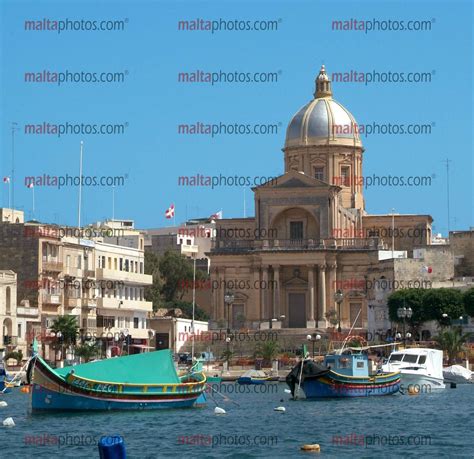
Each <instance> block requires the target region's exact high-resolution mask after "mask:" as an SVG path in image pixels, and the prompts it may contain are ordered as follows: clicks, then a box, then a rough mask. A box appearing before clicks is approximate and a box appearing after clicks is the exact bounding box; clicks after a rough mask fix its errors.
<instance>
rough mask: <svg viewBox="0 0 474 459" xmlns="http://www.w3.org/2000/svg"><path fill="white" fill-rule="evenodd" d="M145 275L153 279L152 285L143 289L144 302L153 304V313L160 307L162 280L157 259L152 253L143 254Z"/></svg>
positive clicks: (161, 301)
mask: <svg viewBox="0 0 474 459" xmlns="http://www.w3.org/2000/svg"><path fill="white" fill-rule="evenodd" d="M145 274H150V275H151V276H152V277H153V284H152V285H149V286H147V287H146V288H145V300H146V301H151V302H152V303H153V311H156V310H157V309H158V308H160V307H161V306H162V303H163V300H162V298H161V288H162V280H161V273H160V263H159V258H158V256H157V255H155V254H154V253H153V252H148V251H146V252H145Z"/></svg>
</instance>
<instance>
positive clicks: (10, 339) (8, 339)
mask: <svg viewBox="0 0 474 459" xmlns="http://www.w3.org/2000/svg"><path fill="white" fill-rule="evenodd" d="M3 345H4V346H17V345H18V337H17V336H10V335H3Z"/></svg>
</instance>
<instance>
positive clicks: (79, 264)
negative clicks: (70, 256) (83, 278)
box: [77, 255, 82, 269]
mask: <svg viewBox="0 0 474 459" xmlns="http://www.w3.org/2000/svg"><path fill="white" fill-rule="evenodd" d="M81 268H82V257H81V256H80V255H78V257H77V269H81Z"/></svg>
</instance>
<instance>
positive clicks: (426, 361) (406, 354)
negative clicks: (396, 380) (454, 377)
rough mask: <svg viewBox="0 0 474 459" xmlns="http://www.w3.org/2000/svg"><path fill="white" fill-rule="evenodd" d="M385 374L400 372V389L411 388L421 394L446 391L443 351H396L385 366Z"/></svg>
mask: <svg viewBox="0 0 474 459" xmlns="http://www.w3.org/2000/svg"><path fill="white" fill-rule="evenodd" d="M382 370H383V371H384V372H392V371H400V373H401V385H400V389H401V390H402V391H403V390H409V389H410V386H411V387H413V388H414V389H415V390H418V391H419V392H431V391H432V390H437V389H444V388H445V387H446V386H445V384H444V377H443V351H440V350H438V349H428V348H412V349H403V350H400V351H394V352H392V353H391V354H390V357H389V359H388V361H387V363H386V364H385V365H383V366H382Z"/></svg>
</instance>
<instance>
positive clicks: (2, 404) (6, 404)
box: [0, 400, 8, 406]
mask: <svg viewBox="0 0 474 459" xmlns="http://www.w3.org/2000/svg"><path fill="white" fill-rule="evenodd" d="M0 406H8V403H7V402H4V401H3V400H2V401H1V402H0Z"/></svg>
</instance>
